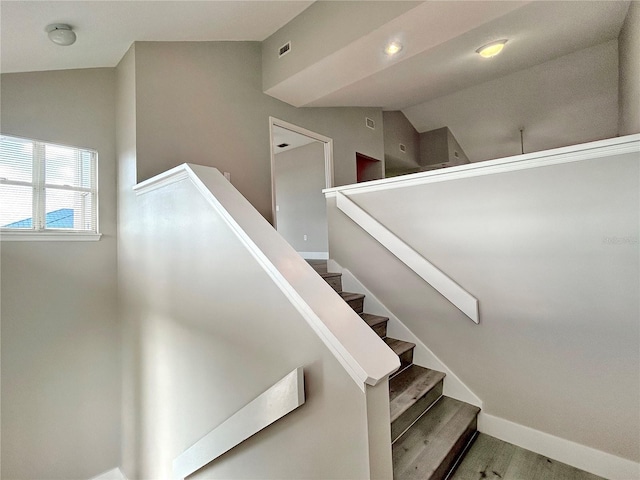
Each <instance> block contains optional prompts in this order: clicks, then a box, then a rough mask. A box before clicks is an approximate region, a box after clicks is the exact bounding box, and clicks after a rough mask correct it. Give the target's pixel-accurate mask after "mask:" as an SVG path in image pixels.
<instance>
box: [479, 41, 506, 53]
mask: <svg viewBox="0 0 640 480" xmlns="http://www.w3.org/2000/svg"><path fill="white" fill-rule="evenodd" d="M505 43H507V40H506V39H504V40H497V41H495V42H491V43H488V44H486V45H484V46H482V47H480V48H479V49H477V50H476V53H477V54H478V55H480V56H481V57H483V58H491V57H495V56H496V55H498V54H499V53H500V52H501V51H502V49H503V48H504V45H505Z"/></svg>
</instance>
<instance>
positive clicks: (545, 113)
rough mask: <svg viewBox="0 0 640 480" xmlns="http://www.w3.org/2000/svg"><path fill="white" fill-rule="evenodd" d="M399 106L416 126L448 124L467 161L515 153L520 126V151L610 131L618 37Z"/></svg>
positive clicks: (604, 135) (614, 118) (424, 128)
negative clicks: (418, 102)
mask: <svg viewBox="0 0 640 480" xmlns="http://www.w3.org/2000/svg"><path fill="white" fill-rule="evenodd" d="M635 81H636V82H637V77H636V78H635ZM402 111H403V112H404V114H405V115H406V116H407V118H408V119H409V120H410V121H411V123H412V124H413V125H414V127H415V128H416V130H418V132H427V131H429V130H434V129H436V128H440V127H444V126H447V127H449V128H450V129H451V131H452V132H453V133H454V134H455V137H456V139H457V140H458V142H459V143H460V145H461V147H462V148H463V149H464V152H465V154H466V155H467V156H468V157H469V160H470V161H471V162H478V161H482V160H489V159H495V158H502V157H507V156H509V155H519V154H520V153H521V148H520V128H521V127H524V151H525V153H531V152H537V151H540V150H546V149H550V148H556V147H563V146H567V145H575V144H579V143H584V142H589V141H594V140H600V139H604V138H611V137H615V136H616V133H617V131H618V127H617V123H618V42H617V41H616V40H611V41H609V42H606V43H603V44H600V45H596V46H594V47H591V48H586V49H584V50H579V51H577V52H574V53H571V54H569V55H565V56H563V57H560V58H557V59H555V60H551V61H549V62H546V63H543V64H540V65H536V66H534V67H531V68H528V69H525V70H521V71H519V72H515V73H512V74H510V75H506V76H504V77H502V78H499V79H496V80H492V81H489V82H485V83H483V84H480V85H476V86H473V87H470V88H467V89H464V90H461V91H459V92H456V93H453V94H451V95H446V96H444V97H440V98H436V99H435V100H431V101H429V102H426V103H423V104H420V105H417V106H414V107H409V108H406V109H404V110H402ZM425 112H428V115H425Z"/></svg>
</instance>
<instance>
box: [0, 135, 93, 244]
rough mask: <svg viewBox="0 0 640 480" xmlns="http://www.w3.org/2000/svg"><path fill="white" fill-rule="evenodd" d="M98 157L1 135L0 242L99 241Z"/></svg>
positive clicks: (76, 150)
mask: <svg viewBox="0 0 640 480" xmlns="http://www.w3.org/2000/svg"><path fill="white" fill-rule="evenodd" d="M97 157H98V154H97V152H95V151H93V150H87V149H83V148H76V147H68V146H63V145H55V144H52V143H45V142H39V141H36V140H29V139H25V138H18V137H11V136H8V135H0V229H1V232H2V235H1V236H2V238H3V239H12V237H16V239H25V238H27V239H36V238H37V237H44V238H47V239H54V238H53V237H56V236H58V237H66V238H68V239H74V238H73V237H76V238H75V239H83V240H87V239H96V240H97V238H95V237H98V235H97V234H98V187H97V163H98V158H97ZM20 234H22V235H20ZM83 234H84V235H83ZM86 234H90V235H88V236H87V235H86ZM91 234H92V235H91ZM92 237H94V238H92Z"/></svg>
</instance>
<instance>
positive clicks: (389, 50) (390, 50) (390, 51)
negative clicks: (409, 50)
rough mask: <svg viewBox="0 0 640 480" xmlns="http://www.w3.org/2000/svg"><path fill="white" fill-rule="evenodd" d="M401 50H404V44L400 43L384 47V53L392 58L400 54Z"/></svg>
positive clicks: (392, 43)
mask: <svg viewBox="0 0 640 480" xmlns="http://www.w3.org/2000/svg"><path fill="white" fill-rule="evenodd" d="M400 50H402V44H401V43H400V42H391V43H389V44H388V45H387V46H386V47H384V53H386V54H387V55H389V56H390V57H391V56H393V55H395V54H397V53H398V52H400Z"/></svg>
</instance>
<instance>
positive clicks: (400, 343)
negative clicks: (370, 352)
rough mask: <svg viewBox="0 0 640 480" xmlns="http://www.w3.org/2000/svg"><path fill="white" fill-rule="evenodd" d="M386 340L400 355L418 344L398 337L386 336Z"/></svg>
mask: <svg viewBox="0 0 640 480" xmlns="http://www.w3.org/2000/svg"><path fill="white" fill-rule="evenodd" d="M384 342H385V343H386V344H387V345H388V346H389V348H390V349H391V350H393V351H394V353H395V354H396V355H398V356H400V355H402V354H403V353H406V352H408V351H409V350H411V349H412V348H413V347H415V346H416V344H415V343H411V342H405V341H404V340H398V339H397V338H390V337H387V338H385V339H384Z"/></svg>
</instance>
